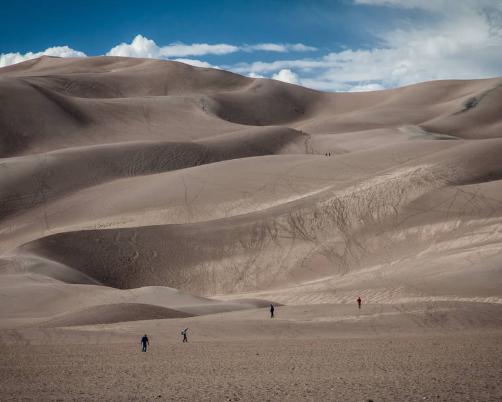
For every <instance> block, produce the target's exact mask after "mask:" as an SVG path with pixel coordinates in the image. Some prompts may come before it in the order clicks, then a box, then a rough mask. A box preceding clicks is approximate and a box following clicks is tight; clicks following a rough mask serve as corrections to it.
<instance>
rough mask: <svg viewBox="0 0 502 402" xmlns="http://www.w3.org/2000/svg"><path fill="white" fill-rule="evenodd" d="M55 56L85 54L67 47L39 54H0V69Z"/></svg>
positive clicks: (51, 48)
mask: <svg viewBox="0 0 502 402" xmlns="http://www.w3.org/2000/svg"><path fill="white" fill-rule="evenodd" d="M44 55H45V56H56V57H85V56H86V55H85V53H83V52H80V51H78V50H74V49H72V48H70V47H68V46H54V47H49V48H47V49H45V50H43V51H41V52H35V53H33V52H28V53H24V54H21V53H17V52H16V53H5V54H0V67H5V66H8V65H10V64H16V63H21V62H22V61H26V60H30V59H35V58H37V57H40V56H44Z"/></svg>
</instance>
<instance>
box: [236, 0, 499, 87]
mask: <svg viewBox="0 0 502 402" xmlns="http://www.w3.org/2000/svg"><path fill="white" fill-rule="evenodd" d="M357 3H359V4H363V3H364V4H366V5H372V6H392V7H400V8H421V9H422V10H424V12H426V13H430V15H431V17H434V18H429V19H428V20H427V21H426V22H423V21H422V22H420V21H418V20H417V21H416V22H415V24H414V25H404V26H401V27H399V28H397V29H393V30H390V31H386V32H383V33H380V34H378V36H377V38H376V39H378V42H379V46H376V47H374V48H372V49H364V50H351V49H349V50H344V51H341V52H332V53H328V54H326V55H324V56H322V57H319V58H303V59H294V60H275V61H273V62H261V61H255V62H252V63H239V64H236V65H233V66H227V68H230V69H232V70H233V71H236V72H240V73H243V74H250V73H254V74H266V73H268V74H271V73H276V74H277V72H279V71H281V70H290V69H294V70H295V71H296V73H297V74H298V75H299V81H301V83H302V85H305V86H308V87H311V88H314V89H321V90H338V91H351V90H359V89H361V88H367V85H368V83H371V84H375V83H378V85H379V87H385V88H388V87H395V86H401V85H406V84H411V83H416V82H421V81H428V80H436V79H471V78H485V77H493V76H500V75H502V2H493V1H489V0H455V1H454V0H357ZM374 88H376V87H374Z"/></svg>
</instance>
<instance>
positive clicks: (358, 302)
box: [357, 297, 362, 308]
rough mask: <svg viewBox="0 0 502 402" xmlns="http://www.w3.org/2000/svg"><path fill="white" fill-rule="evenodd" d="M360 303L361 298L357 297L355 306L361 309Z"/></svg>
mask: <svg viewBox="0 0 502 402" xmlns="http://www.w3.org/2000/svg"><path fill="white" fill-rule="evenodd" d="M361 303H362V300H361V297H358V298H357V306H358V307H359V308H361Z"/></svg>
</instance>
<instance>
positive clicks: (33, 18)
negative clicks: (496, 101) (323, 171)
mask: <svg viewBox="0 0 502 402" xmlns="http://www.w3.org/2000/svg"><path fill="white" fill-rule="evenodd" d="M0 17H1V20H2V23H1V24H0V67H3V66H7V65H10V64H14V63H19V62H22V61H24V60H28V59H31V58H35V57H39V56H41V55H44V54H46V55H51V56H60V57H90V56H100V55H108V56H128V57H146V58H157V59H165V60H177V61H182V62H185V63H189V64H192V65H195V66H199V67H213V68H221V69H225V70H229V71H233V72H236V73H238V74H242V75H246V76H250V77H263V78H272V79H276V80H280V81H284V82H289V83H292V84H299V85H303V86H306V87H309V88H314V89H318V90H324V91H367V90H379V89H386V88H393V87H397V86H403V85H408V84H413V83H417V82H422V81H429V80H437V79H472V78H487V77H495V76H502V0H339V1H335V0H310V1H307V0H268V1H266V0H253V1H245V0H242V1H237V0H220V1H218V0H213V1H207V0H206V1H202V0H200V1H195V0H192V1H190V0H184V1H174V0H173V1H169V0H163V1H162V0H143V1H138V0H134V1H129V0H108V1H102V0H101V1H97V0H73V1H66V0H65V1H63V0H60V1H56V0H45V1H39V0H17V1H6V2H2V3H0Z"/></svg>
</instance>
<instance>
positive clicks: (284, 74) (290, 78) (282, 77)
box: [272, 68, 300, 85]
mask: <svg viewBox="0 0 502 402" xmlns="http://www.w3.org/2000/svg"><path fill="white" fill-rule="evenodd" d="M272 79H273V80H277V81H282V82H287V83H289V84H296V85H300V78H299V77H298V74H296V73H294V72H293V71H291V70H290V69H288V68H285V69H282V70H281V71H279V72H278V73H277V74H274V75H272Z"/></svg>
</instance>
